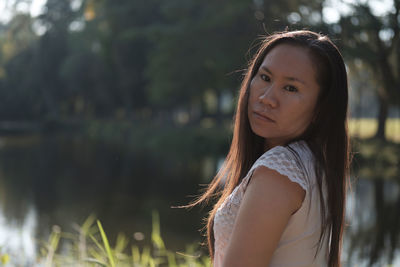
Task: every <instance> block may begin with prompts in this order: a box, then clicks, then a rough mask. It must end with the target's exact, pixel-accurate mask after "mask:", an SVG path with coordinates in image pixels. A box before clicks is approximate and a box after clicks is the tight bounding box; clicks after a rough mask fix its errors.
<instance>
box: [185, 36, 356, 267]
mask: <svg viewBox="0 0 400 267" xmlns="http://www.w3.org/2000/svg"><path fill="white" fill-rule="evenodd" d="M282 43H285V44H290V45H295V46H300V47H303V48H306V49H307V50H308V52H309V55H310V57H311V59H312V61H313V64H314V69H315V70H316V73H317V82H318V85H319V86H320V93H319V96H318V101H317V106H316V112H315V114H314V119H313V122H312V123H310V125H309V126H308V128H307V129H306V131H305V132H304V133H303V134H302V135H301V136H299V137H297V138H296V140H300V139H301V140H304V141H306V142H307V144H308V146H309V147H310V149H311V151H312V152H313V153H314V156H315V158H316V169H315V172H316V174H317V177H318V188H319V194H320V199H321V214H322V232H321V236H320V239H319V245H321V242H322V239H323V237H324V235H325V234H326V233H328V235H329V239H328V240H329V259H328V264H329V266H332V267H339V266H340V251H341V244H342V235H343V227H344V206H345V200H346V199H345V198H346V188H347V181H348V170H349V164H350V159H349V137H348V133H347V102H348V87H347V75H346V68H345V64H344V62H343V58H342V56H341V54H340V52H339V50H338V49H337V47H336V46H335V45H334V44H333V43H332V41H331V40H330V39H329V38H328V37H326V36H323V35H321V34H317V33H314V32H311V31H305V30H302V31H292V32H280V33H276V34H273V35H270V36H268V37H265V39H264V40H263V41H262V44H261V46H260V47H259V49H258V51H257V53H256V54H255V56H254V57H253V59H252V60H251V61H250V62H249V65H248V68H247V71H246V73H245V76H244V79H243V81H242V84H241V87H240V92H239V99H238V105H237V109H236V113H235V118H234V130H233V139H232V143H231V146H230V149H229V152H228V155H227V157H226V159H225V163H224V165H223V167H222V168H221V170H220V171H219V172H218V173H217V175H216V176H215V178H214V180H213V181H212V182H211V183H210V184H209V186H208V187H207V189H206V191H205V192H204V193H203V194H202V195H201V196H200V197H199V198H198V199H197V200H195V201H194V202H192V203H191V204H190V205H189V206H194V205H197V204H200V203H208V202H209V201H210V200H212V199H215V198H217V199H218V201H217V203H216V204H215V205H214V208H213V209H212V210H211V212H210V213H209V216H208V223H207V237H208V245H209V251H210V256H211V258H213V256H214V234H213V225H214V216H215V213H216V211H217V209H218V207H219V206H220V205H221V204H222V203H223V201H224V200H225V199H226V197H227V196H229V194H230V193H231V192H232V191H233V189H234V188H235V187H236V186H237V185H238V184H239V183H240V182H241V180H242V179H243V178H244V177H245V175H246V174H247V172H248V171H249V170H250V168H251V166H252V164H253V163H254V162H255V161H256V160H257V158H258V157H260V156H261V154H262V153H263V152H264V141H263V138H261V137H259V136H257V135H255V134H254V133H253V132H252V130H251V128H250V124H249V120H248V117H247V107H248V90H249V86H250V82H251V80H252V78H253V77H254V76H255V74H256V73H257V71H258V69H259V67H260V65H261V63H262V61H263V60H264V58H265V56H266V55H267V54H268V53H269V51H271V49H272V48H274V47H276V46H277V45H279V44H282ZM293 141H295V140H290V141H289V142H288V143H290V142H293ZM323 179H324V180H325V183H326V189H327V193H328V196H327V203H325V202H324V197H323V193H322V192H323V189H322V185H323ZM223 181H225V185H224V186H223V188H221V185H222V182H223Z"/></svg>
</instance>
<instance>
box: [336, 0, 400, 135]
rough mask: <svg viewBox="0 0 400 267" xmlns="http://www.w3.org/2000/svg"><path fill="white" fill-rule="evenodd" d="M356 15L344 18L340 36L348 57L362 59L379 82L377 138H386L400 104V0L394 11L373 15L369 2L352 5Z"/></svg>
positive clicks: (395, 2) (395, 1)
mask: <svg viewBox="0 0 400 267" xmlns="http://www.w3.org/2000/svg"><path fill="white" fill-rule="evenodd" d="M352 7H353V10H354V12H353V13H352V14H351V15H346V16H342V17H341V19H340V21H339V25H340V29H341V32H340V37H341V39H342V45H343V51H344V54H345V56H346V58H348V59H350V60H356V59H359V60H362V61H363V62H365V63H366V64H367V65H369V67H370V68H371V70H373V72H372V73H374V78H375V79H376V80H378V81H380V86H378V87H377V88H378V90H377V97H378V101H379V112H378V130H377V132H376V137H377V138H379V139H385V122H386V118H387V116H388V110H389V107H390V105H396V106H399V105H400V21H399V20H398V17H399V15H400V13H399V11H400V1H399V0H394V7H393V10H392V11H390V12H389V13H388V14H386V15H382V16H378V15H374V13H373V11H372V10H371V7H370V6H369V5H368V3H364V4H362V3H357V4H354V5H352Z"/></svg>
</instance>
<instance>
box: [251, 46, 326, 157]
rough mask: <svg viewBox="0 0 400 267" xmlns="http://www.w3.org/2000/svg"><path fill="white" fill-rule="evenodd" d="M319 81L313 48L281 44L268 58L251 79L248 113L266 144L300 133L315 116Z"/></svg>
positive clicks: (290, 137)
mask: <svg viewBox="0 0 400 267" xmlns="http://www.w3.org/2000/svg"><path fill="white" fill-rule="evenodd" d="M319 90H320V88H319V85H318V84H317V80H316V72H315V70H314V68H313V62H312V60H311V58H310V55H309V52H308V51H307V50H306V49H305V48H303V47H300V46H294V45H289V44H280V45H277V46H276V47H274V48H273V49H272V50H271V51H270V52H269V53H268V54H267V55H266V56H265V58H264V60H263V62H262V63H261V66H260V68H259V69H258V71H257V73H256V75H255V76H254V78H253V79H252V80H251V83H250V95H249V100H248V101H249V102H248V110H247V112H248V117H249V122H250V127H251V129H252V130H253V132H254V133H255V134H256V135H258V136H261V137H264V138H265V145H266V148H267V149H268V148H272V147H274V146H277V145H283V144H285V143H286V142H287V141H290V140H292V139H293V138H296V137H298V136H300V135H301V134H302V133H303V132H304V131H305V130H306V129H307V127H308V125H309V124H310V122H311V121H312V119H313V116H314V110H315V106H316V103H317V99H318V93H319Z"/></svg>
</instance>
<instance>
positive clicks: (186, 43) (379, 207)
mask: <svg viewBox="0 0 400 267" xmlns="http://www.w3.org/2000/svg"><path fill="white" fill-rule="evenodd" d="M399 12H400V1H399V0H383V1H378V0H376V1H372V0H370V1H368V0H363V1H362V0H269V1H266V0H230V1H227V0H218V1H215V0H214V1H210V0H202V1H200V0H180V1H179V0H168V1H162V0H146V1H142V0H119V1H115V0H47V1H46V0H0V255H8V256H9V260H5V261H3V263H6V262H7V261H8V265H7V264H5V265H4V266H33V265H34V263H35V262H37V261H38V258H39V257H40V256H41V254H40V252H39V251H40V248H41V242H42V241H43V240H48V238H49V235H50V233H51V232H52V229H54V227H53V226H54V225H57V227H58V228H57V229H61V231H66V232H74V229H75V228H74V225H75V224H78V225H80V224H82V223H83V222H84V221H85V220H86V218H88V216H89V215H91V214H93V215H94V216H96V218H98V219H99V220H100V221H101V222H102V223H103V227H104V229H105V231H106V232H107V235H108V237H109V239H110V243H111V245H113V244H114V242H115V239H116V237H117V235H118V233H120V232H122V233H125V234H126V236H127V237H128V239H129V242H131V243H135V244H138V245H139V246H143V245H144V244H147V243H149V242H150V235H151V229H152V211H153V210H156V211H158V213H159V215H160V226H161V236H162V238H163V239H164V241H165V244H166V246H167V247H168V248H169V249H171V250H172V251H183V250H185V247H186V246H187V245H188V244H197V243H199V242H202V241H204V238H203V237H202V234H201V233H200V232H199V230H200V229H201V228H202V226H203V222H202V218H203V217H204V216H205V215H206V213H207V211H208V210H209V208H210V207H206V208H204V209H200V208H194V209H191V210H185V209H173V208H171V206H177V205H184V204H187V203H188V202H189V201H190V200H192V199H193V196H194V195H196V194H198V193H199V190H200V189H201V188H204V186H203V185H205V184H207V183H208V182H210V180H211V179H212V178H213V175H214V174H215V173H216V171H217V169H218V167H219V166H220V165H221V163H222V161H223V159H224V156H225V155H226V153H227V151H228V148H229V144H230V140H231V133H232V132H231V129H232V127H231V126H232V124H231V123H232V117H233V112H234V108H235V101H236V96H237V92H238V89H239V85H240V82H241V78H242V75H243V72H242V70H243V69H245V68H246V64H247V61H248V60H249V59H250V58H251V56H252V55H253V54H254V52H255V49H256V48H257V47H258V44H259V41H260V38H259V37H260V36H262V35H265V34H268V33H272V32H274V31H282V30H285V29H289V30H296V29H303V28H306V29H310V30H313V31H317V32H321V33H323V34H327V35H329V36H330V37H331V38H332V39H333V40H334V42H335V43H336V44H337V45H338V46H339V48H340V50H341V51H342V53H343V56H344V57H345V61H346V65H347V69H348V73H349V84H350V114H351V121H350V132H351V135H352V137H353V151H354V160H353V166H352V188H351V193H350V195H349V198H348V200H347V203H348V209H347V222H348V226H347V228H346V239H345V244H344V252H343V255H342V259H343V263H344V266H400V241H399V238H400V233H399V231H400V109H399V108H400V13H399ZM202 251H203V252H202V253H203V254H206V250H204V249H203V250H202ZM60 253H62V252H60ZM0 264H1V263H0Z"/></svg>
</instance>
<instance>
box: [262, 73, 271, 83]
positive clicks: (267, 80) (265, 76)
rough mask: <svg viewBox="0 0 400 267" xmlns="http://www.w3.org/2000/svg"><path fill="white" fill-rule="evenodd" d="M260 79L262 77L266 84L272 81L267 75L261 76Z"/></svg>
mask: <svg viewBox="0 0 400 267" xmlns="http://www.w3.org/2000/svg"><path fill="white" fill-rule="evenodd" d="M260 77H261V79H262V80H264V81H266V82H269V81H271V79H270V78H269V76H268V75H265V74H260Z"/></svg>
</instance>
